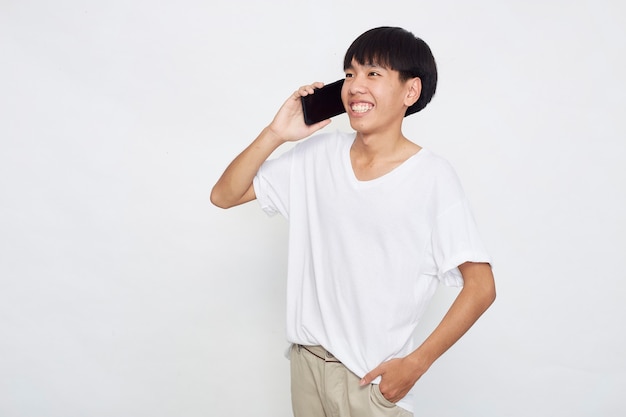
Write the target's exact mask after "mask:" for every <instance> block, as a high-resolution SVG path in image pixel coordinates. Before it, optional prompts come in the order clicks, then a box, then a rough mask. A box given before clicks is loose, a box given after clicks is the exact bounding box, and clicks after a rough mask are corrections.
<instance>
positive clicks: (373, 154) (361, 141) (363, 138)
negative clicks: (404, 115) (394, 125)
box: [352, 132, 411, 160]
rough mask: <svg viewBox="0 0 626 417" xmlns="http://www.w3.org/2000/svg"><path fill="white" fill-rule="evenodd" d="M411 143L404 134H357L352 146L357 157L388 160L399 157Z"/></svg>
mask: <svg viewBox="0 0 626 417" xmlns="http://www.w3.org/2000/svg"><path fill="white" fill-rule="evenodd" d="M410 143H411V142H410V141H409V140H408V139H407V138H405V137H404V135H403V134H402V132H398V133H396V134H393V135H389V134H364V133H360V132H359V133H357V135H356V139H355V140H354V143H353V144H352V152H354V154H355V156H359V157H362V158H367V159H371V160H373V159H386V158H390V157H393V156H395V155H398V153H401V152H402V151H401V150H402V149H404V148H405V147H406V146H407V145H408V144H410Z"/></svg>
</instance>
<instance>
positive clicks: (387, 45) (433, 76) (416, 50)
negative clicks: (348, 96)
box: [343, 26, 437, 116]
mask: <svg viewBox="0 0 626 417" xmlns="http://www.w3.org/2000/svg"><path fill="white" fill-rule="evenodd" d="M353 59H354V60H355V61H356V62H357V63H359V64H360V65H368V64H377V65H380V66H382V67H385V68H389V69H392V70H395V71H398V72H399V73H400V80H401V81H407V80H409V79H411V78H414V77H419V79H420V80H421V82H422V92H421V94H420V97H419V99H418V100H417V102H416V103H415V104H413V105H412V106H411V107H409V108H408V109H407V111H406V114H405V116H408V115H409V114H413V113H416V112H418V111H420V110H422V109H423V108H424V107H426V105H427V104H428V103H429V102H430V100H431V99H432V98H433V96H434V95H435V90H436V89H437V65H436V63H435V57H434V56H433V54H432V52H431V50H430V47H429V46H428V45H427V44H426V42H424V41H423V40H422V39H420V38H418V37H417V36H415V35H413V34H412V33H411V32H409V31H407V30H405V29H402V28H399V27H389V26H382V27H378V28H374V29H370V30H368V31H366V32H365V33H363V34H362V35H360V36H359V37H358V38H356V39H355V40H354V42H352V45H350V47H349V48H348V50H347V51H346V55H345V58H344V61H343V69H344V70H347V69H348V68H350V67H351V66H352V60H353Z"/></svg>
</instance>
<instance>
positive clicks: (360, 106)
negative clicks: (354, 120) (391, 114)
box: [350, 103, 374, 113]
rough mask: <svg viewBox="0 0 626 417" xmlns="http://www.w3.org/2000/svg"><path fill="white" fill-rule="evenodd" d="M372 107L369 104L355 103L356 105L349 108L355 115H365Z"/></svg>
mask: <svg viewBox="0 0 626 417" xmlns="http://www.w3.org/2000/svg"><path fill="white" fill-rule="evenodd" d="M372 107H374V106H372V105H371V104H367V103H356V104H353V105H352V106H351V107H350V108H351V109H352V111H353V112H355V113H365V112H366V111H368V110H371V109H372Z"/></svg>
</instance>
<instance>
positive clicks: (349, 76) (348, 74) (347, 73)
mask: <svg viewBox="0 0 626 417" xmlns="http://www.w3.org/2000/svg"><path fill="white" fill-rule="evenodd" d="M352 77H354V75H353V74H352V73H349V72H346V78H352Z"/></svg>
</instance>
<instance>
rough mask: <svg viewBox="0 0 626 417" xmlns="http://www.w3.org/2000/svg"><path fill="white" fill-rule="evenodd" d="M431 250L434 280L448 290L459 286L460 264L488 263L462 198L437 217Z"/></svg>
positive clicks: (461, 277)
mask: <svg viewBox="0 0 626 417" xmlns="http://www.w3.org/2000/svg"><path fill="white" fill-rule="evenodd" d="M432 248H433V256H434V259H435V263H436V265H437V276H438V277H439V279H440V280H441V282H442V283H444V284H445V285H448V286H457V287H460V286H462V285H463V276H462V275H461V272H460V271H459V268H458V266H459V265H461V264H463V263H464V262H487V263H491V258H490V257H489V254H488V253H487V251H486V249H485V247H484V245H483V242H482V240H481V237H480V235H479V232H478V228H477V226H476V222H475V220H474V216H473V215H472V211H471V209H470V206H469V203H468V201H467V199H466V198H464V197H463V198H461V199H460V200H459V201H458V202H456V203H455V204H453V205H451V206H450V207H448V208H447V209H446V210H444V211H443V212H442V213H441V214H440V215H439V216H437V219H436V222H435V226H434V229H433V234H432Z"/></svg>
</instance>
